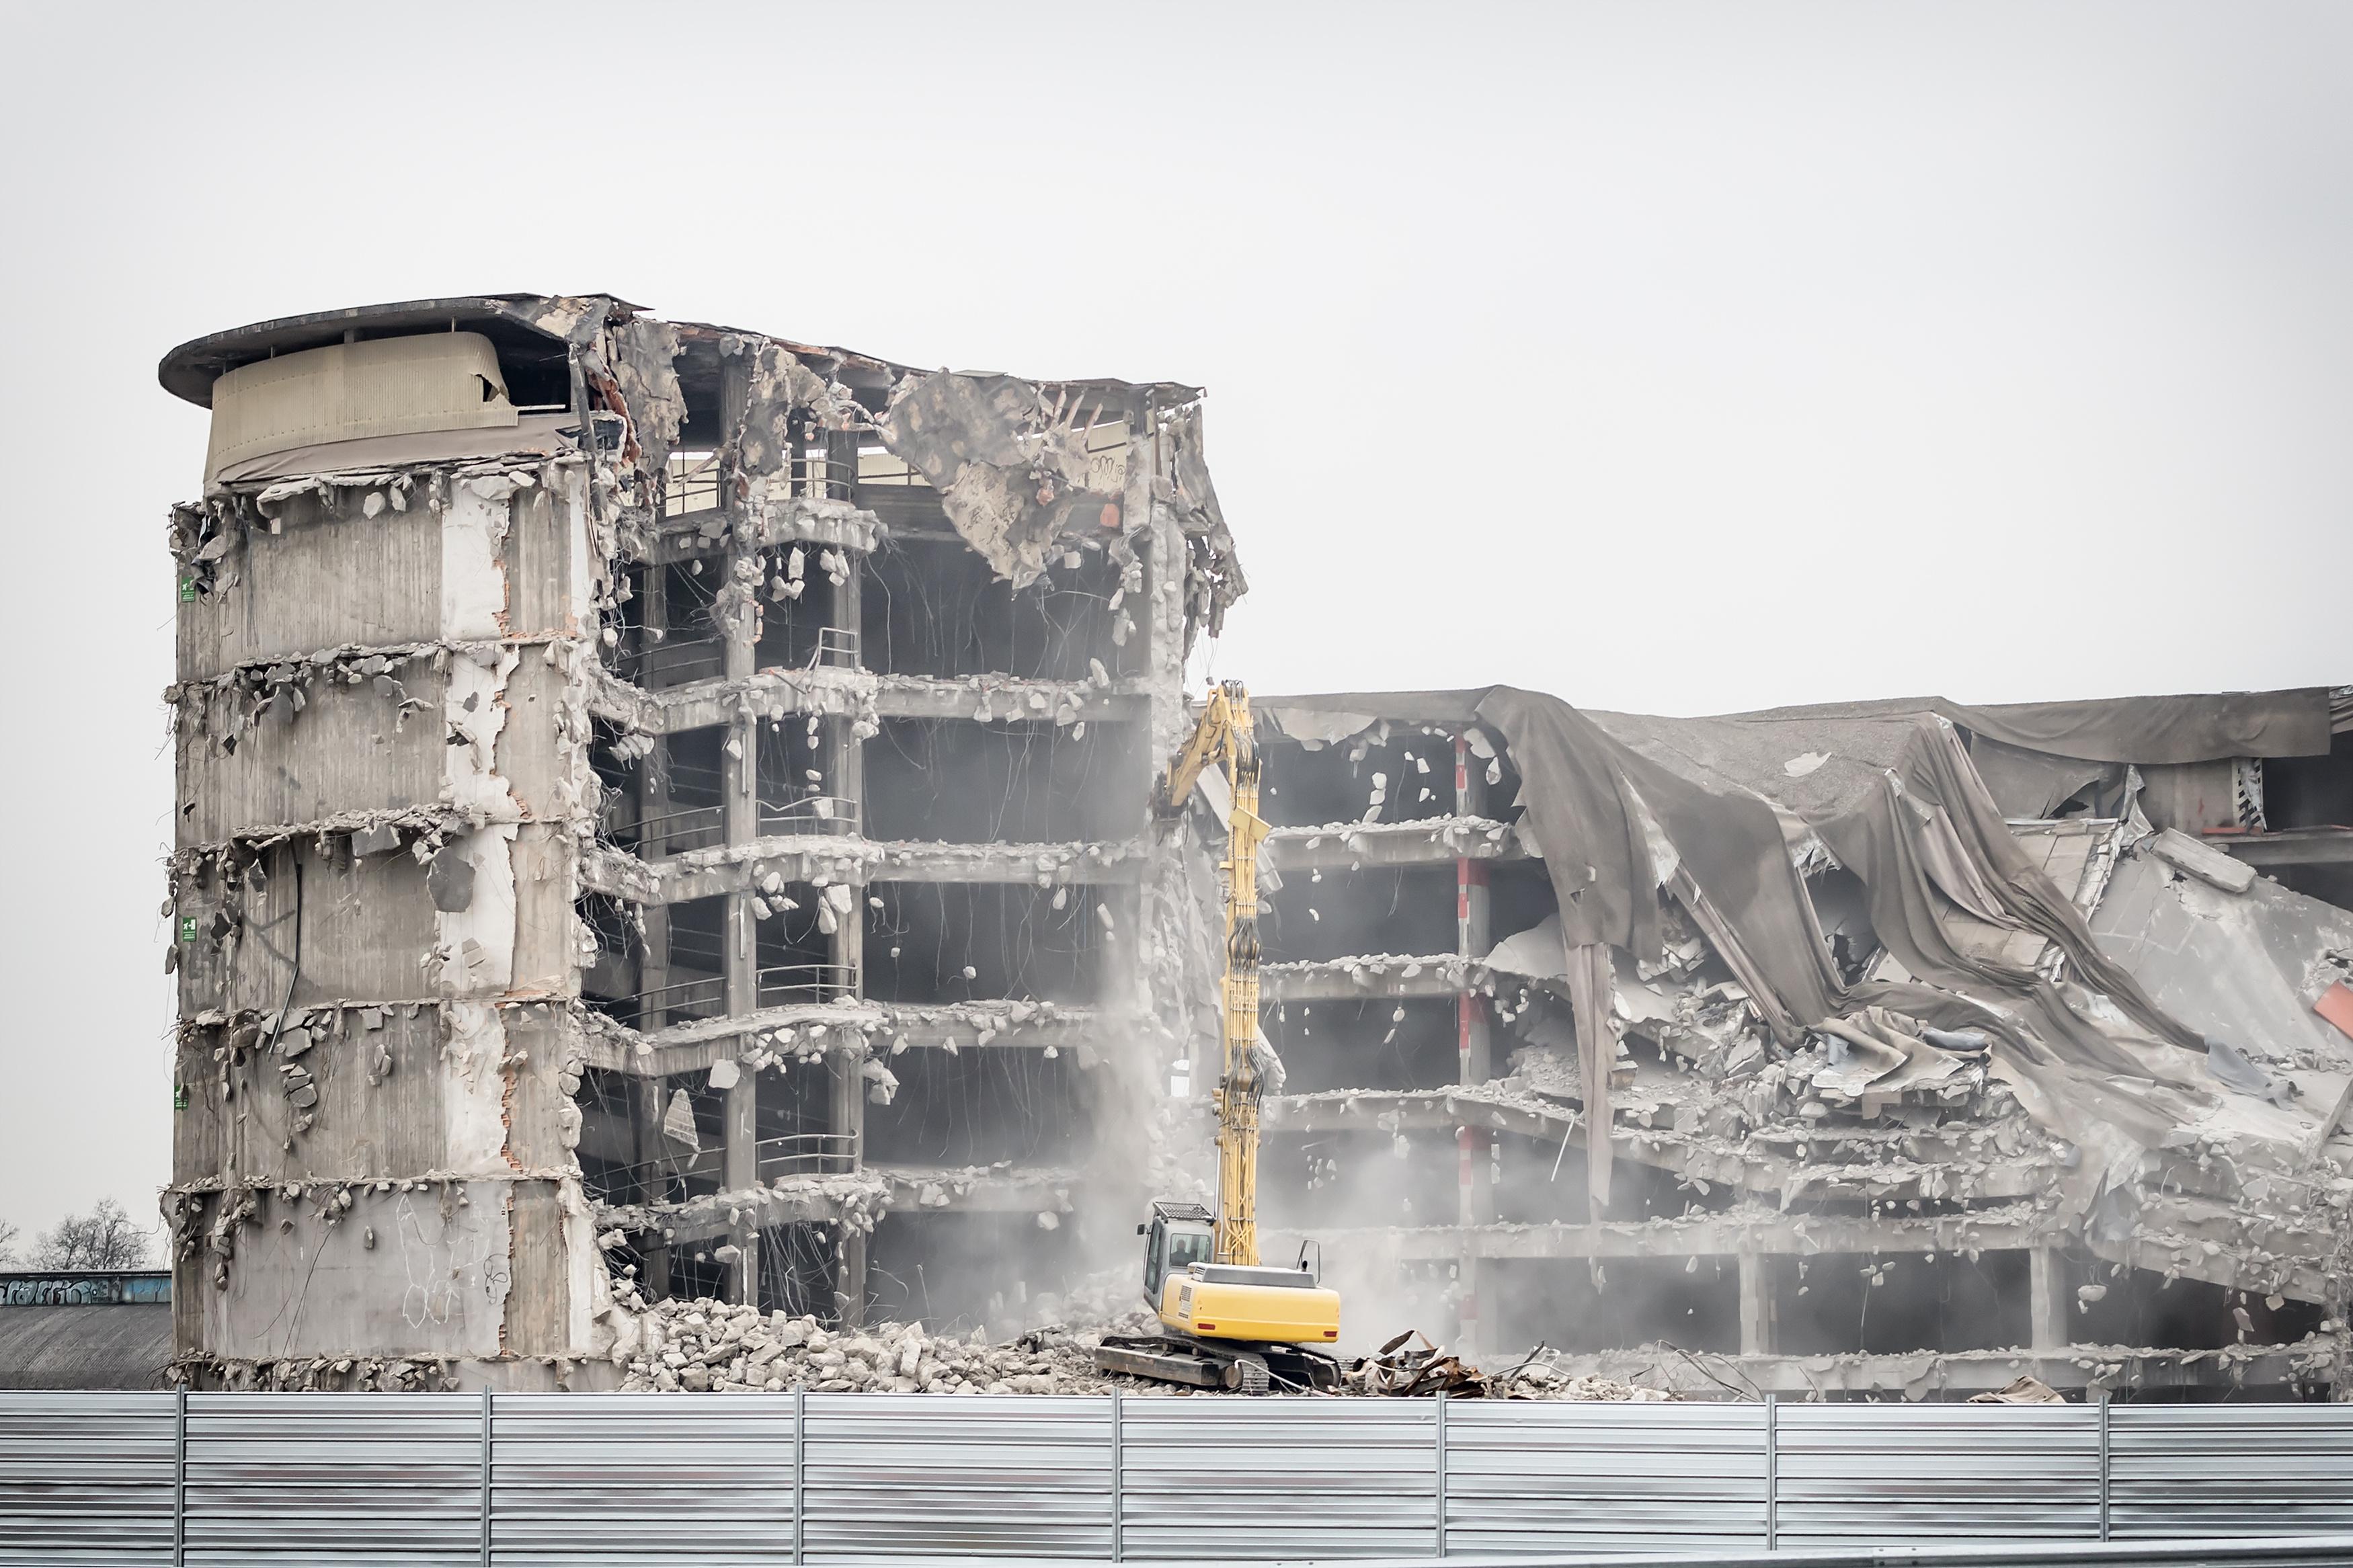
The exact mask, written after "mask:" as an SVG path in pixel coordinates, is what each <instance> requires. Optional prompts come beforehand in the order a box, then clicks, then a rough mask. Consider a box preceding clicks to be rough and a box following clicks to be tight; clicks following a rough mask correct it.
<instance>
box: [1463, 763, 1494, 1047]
mask: <svg viewBox="0 0 2353 1568" xmlns="http://www.w3.org/2000/svg"><path fill="white" fill-rule="evenodd" d="M1486 798H1487V778H1486V775H1485V774H1484V773H1480V772H1478V771H1477V770H1476V769H1475V768H1474V767H1473V766H1472V757H1471V747H1470V744H1469V742H1466V741H1464V740H1463V738H1462V737H1461V736H1460V735H1457V736H1456V737H1455V738H1454V811H1455V815H1456V816H1478V815H1479V814H1480V812H1481V810H1482V807H1484V805H1486ZM1488 909H1489V899H1488V886H1487V863H1486V862H1485V861H1484V860H1472V859H1469V858H1462V859H1458V860H1456V861H1455V862H1454V951H1455V952H1457V953H1459V954H1460V955H1461V956H1462V957H1464V958H1467V959H1470V960H1472V961H1473V962H1476V961H1477V960H1480V959H1482V958H1484V957H1486V956H1487V952H1488V950H1489V949H1490V948H1492V947H1493V946H1494V936H1493V930H1492V927H1491V923H1490V918H1489V913H1488ZM1455 1011H1456V1053H1457V1077H1458V1079H1460V1081H1461V1082H1463V1083H1484V1082H1486V1081H1487V1080H1488V1079H1491V1078H1493V1076H1494V1064H1493V1060H1492V1059H1491V1057H1492V1050H1491V1044H1490V1033H1491V1031H1492V1029H1493V1018H1492V1016H1491V1015H1490V1013H1489V1011H1488V1008H1487V1003H1486V998H1485V997H1483V996H1479V995H1475V994H1472V993H1470V992H1464V993H1463V994H1461V996H1460V997H1458V998H1457V999H1456V1002H1455Z"/></svg>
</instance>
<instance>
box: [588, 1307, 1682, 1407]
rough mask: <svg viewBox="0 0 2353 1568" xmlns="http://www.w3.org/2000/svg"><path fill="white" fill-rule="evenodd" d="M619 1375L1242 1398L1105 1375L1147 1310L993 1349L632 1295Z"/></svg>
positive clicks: (1520, 1377)
mask: <svg viewBox="0 0 2353 1568" xmlns="http://www.w3.org/2000/svg"><path fill="white" fill-rule="evenodd" d="M611 1318H612V1321H613V1323H614V1334H613V1348H612V1352H611V1356H612V1360H613V1364H614V1365H615V1366H616V1367H617V1368H618V1369H620V1370H621V1371H622V1372H623V1373H624V1374H625V1375H624V1377H623V1380H622V1382H621V1385H620V1386H621V1389H622V1391H623V1392H625V1393H628V1392H647V1391H653V1392H659V1393H665V1394H675V1393H692V1394H703V1393H717V1394H760V1393H767V1394H780V1393H785V1392H788V1391H790V1392H799V1391H806V1392H808V1393H812V1394H1112V1393H1118V1394H1129V1395H1147V1396H1154V1397H1172V1398H1173V1397H1182V1396H1188V1395H1189V1396H1195V1397H1201V1398H1240V1397H1241V1396H1240V1395H1238V1394H1233V1395H1229V1394H1223V1393H1222V1392H1221V1391H1212V1390H1208V1389H1194V1388H1188V1387H1186V1386H1183V1385H1181V1384H1166V1383H1158V1382H1155V1381H1153V1380H1151V1379H1148V1378H1134V1377H1127V1376H1124V1375H1121V1374H1118V1373H1105V1372H1103V1371H1101V1370H1099V1369H1098V1368H1097V1367H1096V1366H1095V1363H1094V1354H1093V1352H1094V1348H1095V1346H1096V1345H1097V1344H1099V1343H1101V1342H1102V1340H1103V1334H1104V1333H1106V1332H1128V1333H1133V1332H1138V1331H1143V1330H1144V1329H1145V1327H1146V1326H1147V1322H1148V1320H1147V1319H1146V1317H1145V1314H1144V1313H1143V1312H1142V1311H1141V1310H1138V1311H1135V1312H1134V1313H1132V1314H1130V1315H1128V1316H1127V1317H1126V1318H1123V1319H1114V1320H1112V1321H1107V1322H1103V1323H1102V1324H1100V1325H1098V1326H1096V1327H1093V1328H1071V1327H1067V1326H1064V1325H1062V1324H1059V1323H1057V1324H1052V1325H1049V1326H1046V1327H1042V1328H1037V1329H1032V1330H1029V1331H1026V1332H1024V1333H1022V1334H1020V1335H1018V1336H1017V1337H1015V1338H1014V1339H1012V1340H1010V1341H1007V1342H997V1343H992V1342H990V1341H989V1338H988V1335H987V1331H986V1330H982V1329H975V1330H973V1331H970V1332H969V1333H965V1334H955V1333H946V1332H935V1331H926V1330H925V1329H924V1328H923V1325H922V1324H920V1323H896V1322H884V1323H876V1324H872V1325H870V1326H868V1327H865V1328H862V1329H849V1328H843V1327H841V1326H839V1324H828V1323H827V1322H826V1321H823V1320H820V1319H818V1318H817V1317H814V1316H802V1317H794V1316H792V1315H790V1314H788V1313H786V1312H784V1311H781V1310H779V1311H774V1312H769V1313H765V1314H764V1313H762V1312H761V1311H760V1310H758V1309H757V1308H754V1307H753V1306H751V1305H749V1304H746V1303H741V1302H727V1301H721V1300H713V1299H711V1298H707V1297H706V1298H703V1299H702V1300H677V1299H671V1300H663V1301H659V1302H648V1301H645V1300H643V1299H642V1298H641V1297H639V1296H638V1294H637V1292H636V1291H635V1289H632V1288H630V1287H628V1285H626V1284H624V1285H623V1286H622V1287H621V1288H620V1289H618V1290H617V1291H616V1293H615V1296H614V1301H613V1307H612V1310H611ZM1450 1365H1451V1366H1453V1367H1454V1369H1455V1375H1454V1376H1453V1377H1452V1379H1451V1381H1449V1382H1448V1383H1447V1384H1446V1385H1445V1386H1446V1388H1447V1391H1448V1392H1449V1393H1450V1394H1453V1395H1454V1396H1456V1397H1465V1396H1469V1397H1477V1396H1479V1395H1482V1394H1483V1395H1485V1396H1487V1397H1492V1398H1513V1399H1550V1400H1567V1401H1619V1402H1627V1401H1633V1402H1641V1401H1655V1400H1662V1399H1666V1398H1670V1397H1672V1396H1671V1395H1670V1394H1666V1393H1664V1392H1662V1391H1661V1390H1658V1389H1654V1388H1643V1387H1638V1386H1636V1385H1634V1384H1626V1383H1618V1382H1613V1381H1611V1380H1610V1379H1608V1378H1602V1377H1595V1376H1592V1375H1590V1374H1571V1373H1564V1372H1561V1371H1559V1370H1557V1369H1556V1368H1555V1367H1554V1366H1553V1365H1552V1364H1551V1363H1548V1362H1546V1361H1545V1360H1542V1359H1538V1358H1527V1359H1525V1360H1523V1361H1522V1362H1521V1363H1519V1364H1517V1365H1514V1366H1513V1367H1510V1368H1507V1369H1506V1370H1505V1371H1504V1372H1503V1373H1497V1374H1495V1375H1493V1376H1484V1377H1482V1375H1481V1374H1480V1373H1478V1372H1477V1371H1476V1370H1475V1369H1463V1368H1461V1366H1460V1364H1459V1363H1451V1362H1450ZM1436 1391H1437V1384H1436V1383H1435V1382H1434V1381H1433V1382H1432V1383H1431V1384H1430V1386H1429V1387H1427V1388H1424V1387H1420V1386H1413V1385H1409V1384H1406V1383H1398V1384H1395V1385H1394V1386H1391V1385H1387V1384H1383V1382H1382V1381H1381V1379H1380V1376H1379V1374H1378V1373H1375V1374H1374V1375H1373V1376H1372V1377H1370V1378H1367V1377H1366V1376H1364V1375H1362V1374H1358V1375H1356V1376H1354V1377H1352V1378H1351V1379H1350V1380H1349V1381H1348V1382H1347V1383H1346V1384H1344V1385H1343V1388H1342V1390H1341V1393H1342V1394H1343V1395H1349V1394H1354V1395H1366V1394H1370V1395H1383V1394H1398V1395H1407V1396H1410V1395H1412V1394H1426V1393H1435V1392H1436Z"/></svg>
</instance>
